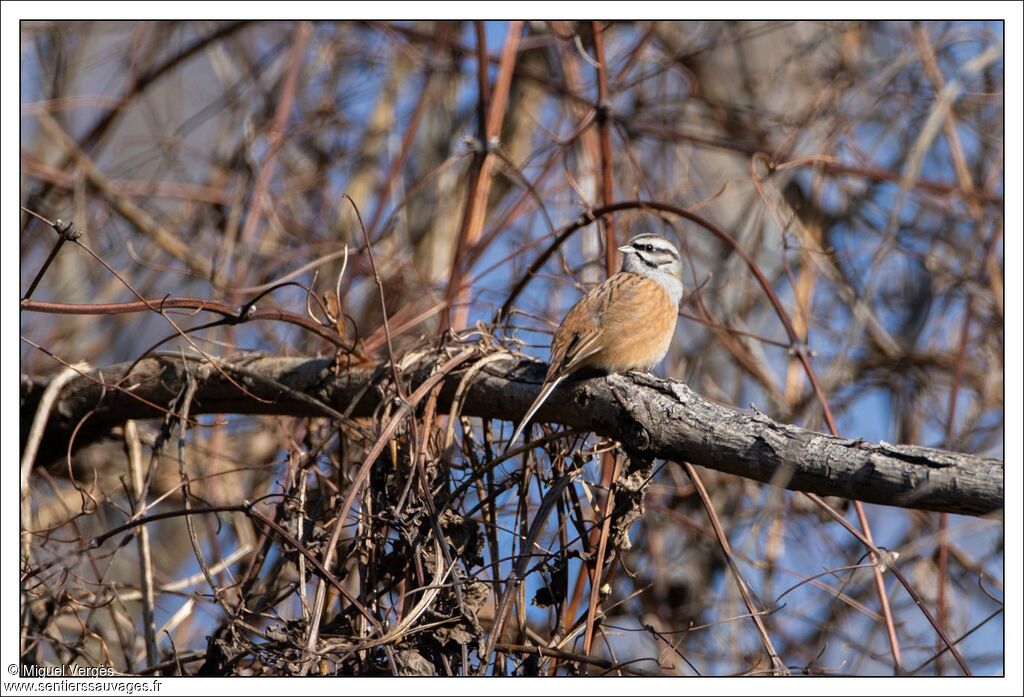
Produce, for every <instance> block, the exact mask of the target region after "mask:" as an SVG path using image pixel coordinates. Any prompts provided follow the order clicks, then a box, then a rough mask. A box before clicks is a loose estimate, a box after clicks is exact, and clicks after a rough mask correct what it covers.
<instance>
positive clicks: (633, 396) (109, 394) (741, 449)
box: [21, 354, 1003, 515]
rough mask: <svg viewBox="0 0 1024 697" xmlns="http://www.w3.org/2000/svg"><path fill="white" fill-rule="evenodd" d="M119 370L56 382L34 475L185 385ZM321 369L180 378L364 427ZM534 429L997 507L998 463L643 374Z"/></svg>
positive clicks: (545, 415) (547, 417)
mask: <svg viewBox="0 0 1024 697" xmlns="http://www.w3.org/2000/svg"><path fill="white" fill-rule="evenodd" d="M442 358H443V357H442V356H441V355H439V354H425V356H424V357H423V358H422V360H421V361H420V362H419V364H418V365H417V366H416V367H415V369H414V370H412V371H410V372H408V373H407V377H408V379H409V380H410V387H412V388H415V386H417V385H418V384H419V383H421V382H422V381H423V380H424V379H425V378H426V377H427V376H428V375H429V374H430V373H431V372H432V371H433V369H434V368H436V366H437V365H438V363H439V362H441V359H442ZM129 366H130V364H127V363H126V364H122V365H117V366H113V367H110V368H106V369H101V370H97V371H93V372H92V373H88V374H87V376H82V377H79V378H76V379H74V380H72V381H71V382H69V384H68V385H67V386H66V387H65V389H64V390H63V392H62V394H61V396H60V399H59V400H58V403H57V405H56V408H55V409H54V414H53V415H52V416H51V418H50V421H49V424H48V426H47V432H46V434H45V436H44V439H43V444H44V445H43V446H42V447H41V449H40V454H39V456H38V457H39V458H40V461H41V462H42V463H44V464H45V463H46V462H47V460H49V459H53V458H56V457H60V456H61V455H63V454H64V453H65V452H66V449H67V442H68V438H69V437H70V434H71V433H72V431H73V430H74V428H75V426H76V424H78V422H79V421H80V420H81V419H82V418H83V417H84V416H85V415H86V414H88V413H90V412H91V414H90V416H89V419H88V420H87V421H86V422H85V424H83V426H82V427H81V428H80V429H79V431H78V433H77V435H76V441H75V444H74V445H75V447H76V448H77V447H81V446H83V445H85V444H88V443H89V442H92V441H95V440H97V439H99V438H102V437H104V436H105V435H106V434H107V432H108V431H109V429H110V428H112V427H114V426H115V425H118V424H121V423H123V422H124V421H125V420H126V419H129V418H131V419H140V418H152V417H156V416H159V415H160V414H159V412H158V411H157V410H156V409H155V408H154V407H153V406H152V405H153V404H168V403H169V402H170V401H171V400H172V399H173V397H174V395H176V394H177V392H178V390H179V388H180V386H181V384H182V381H183V380H184V379H185V370H184V364H183V362H182V359H180V358H179V357H175V356H157V357H151V358H147V359H144V360H143V361H141V362H139V363H138V364H137V365H136V367H135V369H134V370H133V371H132V374H131V376H130V377H129V378H128V379H127V380H125V381H124V382H122V383H121V384H120V386H119V387H118V388H115V389H111V388H110V387H109V385H111V384H112V383H114V382H116V381H118V380H120V379H121V378H123V376H124V371H125V370H127V369H128V367H129ZM331 366H332V360H331V359H326V358H299V357H288V358H285V357H264V358H247V359H243V360H241V361H238V362H235V363H233V364H230V363H228V364H225V365H224V368H225V369H226V370H228V371H229V372H235V373H237V375H236V379H237V380H238V381H239V383H240V384H242V385H243V386H244V387H245V388H246V389H248V390H250V391H251V392H252V393H253V394H255V395H257V396H258V397H260V398H261V400H267V401H258V400H253V399H251V398H250V397H249V396H247V395H245V394H243V393H241V392H240V391H239V390H238V389H237V388H236V387H234V386H232V385H231V384H230V383H229V382H228V381H227V380H225V379H224V377H223V376H222V375H220V374H218V373H217V371H216V370H214V369H213V368H211V367H210V366H208V365H206V364H204V365H201V366H199V367H195V366H193V369H194V370H195V372H196V375H197V379H198V380H199V387H198V390H197V392H196V397H195V408H194V409H193V412H194V413H197V414H200V413H237V414H278V415H290V416H321V415H337V413H338V412H341V413H344V414H348V415H350V416H352V417H355V418H358V417H365V416H369V415H371V414H372V413H373V411H374V410H375V409H376V408H377V406H378V405H379V401H380V393H379V392H378V391H377V390H376V389H374V384H375V382H376V381H377V380H379V379H381V378H382V377H384V371H382V370H380V369H379V366H370V367H365V366H363V367H358V368H354V369H351V370H349V371H347V372H343V373H342V374H341V375H339V376H337V377H335V376H334V375H333V373H332V371H331ZM465 370H469V368H466V369H465ZM465 370H461V371H458V372H455V373H452V374H451V375H449V376H448V377H447V378H446V379H445V381H444V387H443V388H442V390H441V393H440V395H439V398H438V403H437V409H438V410H439V411H445V410H447V408H448V407H449V405H450V404H451V402H452V399H453V397H454V395H455V391H456V389H457V387H458V385H459V381H460V379H461V378H462V376H463V375H464V373H465ZM542 378H543V369H542V364H539V363H536V362H533V361H529V360H521V359H516V358H513V357H511V356H509V360H508V361H495V362H492V363H490V364H489V365H487V366H486V367H484V368H483V369H481V370H480V371H479V373H478V375H477V377H476V379H475V381H474V383H473V384H472V386H471V387H470V388H469V389H468V391H467V393H466V396H465V401H464V404H463V407H462V412H461V413H462V415H463V416H476V417H484V418H493V419H501V420H505V421H513V420H515V419H517V418H519V417H520V416H521V415H522V413H523V412H524V411H525V410H526V408H527V406H528V405H529V403H530V401H531V400H532V398H533V397H534V393H535V391H536V388H537V385H539V384H540V382H541V380H542ZM103 383H106V384H107V385H108V387H107V388H106V389H105V388H104V387H103ZM46 384H47V380H45V379H34V378H30V377H27V376H23V377H22V394H21V399H22V410H21V414H22V419H23V421H24V420H28V421H29V422H30V421H31V418H32V416H33V414H34V413H35V408H36V406H37V404H38V402H39V399H40V397H41V395H42V393H43V390H44V389H45V387H46ZM318 402H319V403H320V404H318ZM538 420H539V421H544V422H551V423H558V424H562V425H564V426H568V427H571V428H574V429H580V430H586V431H592V432H594V433H596V434H598V435H601V436H607V437H611V438H614V439H616V440H618V441H620V442H622V443H623V444H624V446H625V447H626V448H627V449H628V450H630V451H633V452H637V453H642V454H644V455H647V456H654V457H659V458H664V459H668V460H675V461H687V462H691V463H694V464H697V465H701V466H704V467H707V468H709V469H714V470H719V471H722V472H728V473H730V474H735V475H738V476H741V477H746V478H748V479H754V480H757V481H760V482H765V483H771V484H773V485H776V486H781V487H784V488H787V489H791V490H794V491H807V492H813V493H816V494H821V495H826V496H841V497H845V498H850V499H857V500H860V501H865V502H868V503H876V504H883V505H890V506H900V507H904V508H916V509H922V510H929V511H944V512H950V513H961V514H967V515H984V514H988V513H993V512H996V511H998V510H1000V509H1001V508H1002V507H1003V461H1002V460H998V459H994V458H987V457H981V456H977V455H970V454H965V453H955V452H949V451H944V450H938V449H935V448H927V447H922V446H917V445H893V444H890V443H886V442H884V441H882V442H878V443H871V442H866V441H863V440H859V439H855V440H854V439H845V438H835V437H832V436H829V435H826V434H823V433H816V432H814V431H809V430H806V429H803V428H798V427H796V426H791V425H786V424H780V423H777V422H775V421H773V420H772V419H770V418H768V417H767V416H765V415H764V414H762V413H761V412H759V411H757V410H756V409H754V410H752V411H740V410H738V409H735V408H733V407H728V406H723V405H721V404H717V403H715V402H712V401H710V400H707V399H705V398H703V397H701V396H700V395H698V394H696V393H694V392H693V391H692V390H690V388H688V387H687V386H686V385H685V384H683V383H681V382H678V381H674V380H662V379H659V378H656V377H653V376H651V375H629V376H621V375H615V376H608V377H591V378H587V379H582V380H579V381H577V382H575V383H572V384H568V385H567V386H566V387H565V388H564V389H559V390H557V391H556V392H555V394H554V395H553V396H552V397H551V398H550V399H549V400H548V402H547V403H546V404H545V406H544V407H543V408H542V409H541V411H540V413H539V415H538ZM22 432H23V433H24V432H25V429H24V428H23V429H22Z"/></svg>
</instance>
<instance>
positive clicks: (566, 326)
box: [544, 276, 614, 382]
mask: <svg viewBox="0 0 1024 697" xmlns="http://www.w3.org/2000/svg"><path fill="white" fill-rule="evenodd" d="M612 278H614V276H613V277H612ZM610 282H611V279H608V280H606V281H605V282H604V283H602V284H601V285H599V286H595V287H593V288H591V289H590V290H589V291H588V292H587V294H586V295H584V296H583V297H582V298H580V299H579V300H577V301H576V304H575V305H573V306H572V309H570V310H569V311H568V312H567V313H566V314H565V318H564V319H563V320H562V324H561V325H559V327H558V331H556V332H555V336H554V338H552V340H551V359H550V360H549V361H548V372H547V376H546V377H545V378H544V381H545V382H548V381H550V380H553V379H554V378H556V377H558V376H559V375H566V374H568V373H571V372H572V371H574V370H576V369H577V368H579V367H580V363H581V362H582V361H584V360H586V359H587V358H588V357H590V356H592V355H594V354H595V353H597V352H598V351H600V350H601V348H602V347H603V346H602V342H601V341H600V339H601V326H600V324H599V323H598V321H597V318H598V315H599V313H600V312H601V309H602V308H601V305H602V304H603V303H602V296H603V295H605V289H604V288H605V286H606V285H608V284H609V283H610Z"/></svg>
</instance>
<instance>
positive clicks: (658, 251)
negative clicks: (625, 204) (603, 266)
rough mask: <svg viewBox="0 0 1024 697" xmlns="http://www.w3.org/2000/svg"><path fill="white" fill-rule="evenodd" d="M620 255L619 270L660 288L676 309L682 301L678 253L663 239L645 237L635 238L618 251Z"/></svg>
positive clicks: (647, 234)
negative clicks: (652, 281)
mask: <svg viewBox="0 0 1024 697" xmlns="http://www.w3.org/2000/svg"><path fill="white" fill-rule="evenodd" d="M619 251H620V252H622V253H623V255H625V256H623V258H622V270H623V271H628V272H629V273H636V274H640V275H641V276H648V277H650V278H653V279H654V280H655V281H657V282H658V283H660V284H661V286H662V288H664V289H665V291H666V292H667V293H668V294H669V297H670V298H672V299H673V300H674V301H675V304H676V305H678V304H679V301H680V300H681V299H682V297H683V263H682V261H681V260H680V258H679V250H677V249H676V246H675V245H674V244H672V243H671V242H669V241H668V240H666V239H665V238H664V237H659V236H658V235H652V234H650V233H646V234H643V235H637V236H636V237H634V238H633V239H631V240H630V241H629V242H627V243H626V244H624V245H622V246H621V247H619Z"/></svg>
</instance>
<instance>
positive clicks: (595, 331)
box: [509, 234, 683, 446]
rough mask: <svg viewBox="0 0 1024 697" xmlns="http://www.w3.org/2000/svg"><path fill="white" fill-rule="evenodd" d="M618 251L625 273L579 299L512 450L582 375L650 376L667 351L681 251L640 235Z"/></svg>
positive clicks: (678, 293) (678, 292) (662, 240)
mask: <svg viewBox="0 0 1024 697" xmlns="http://www.w3.org/2000/svg"><path fill="white" fill-rule="evenodd" d="M619 251H620V252H622V253H623V254H624V255H625V256H624V257H623V259H622V270H621V271H619V272H618V273H617V274H615V275H614V276H611V277H610V278H608V279H607V280H605V282H604V283H602V284H601V285H599V286H596V287H595V288H592V289H591V290H590V292H588V293H587V294H586V295H584V296H583V297H582V298H580V299H579V301H578V302H577V303H576V304H575V305H573V306H572V309H571V310H569V312H568V313H567V314H566V315H565V319H563V320H562V323H561V324H560V325H559V327H558V329H557V330H556V331H555V336H554V338H553V339H552V340H551V357H550V359H549V360H548V372H547V375H546V376H545V377H544V384H542V385H541V387H540V393H539V394H538V395H537V398H536V399H534V400H533V404H531V405H530V408H529V409H527V410H526V415H525V416H523V420H522V421H520V422H519V425H518V426H517V427H516V430H515V432H514V433H513V434H512V438H511V439H510V440H509V446H511V444H512V443H514V442H515V441H516V439H517V438H519V435H520V434H521V433H522V432H523V429H524V428H525V427H526V425H527V424H528V423H529V422H530V419H532V418H533V415H534V414H536V413H537V410H538V409H540V408H541V405H543V404H544V401H545V400H546V399H547V398H548V397H549V396H551V393H552V392H553V391H554V389H555V388H556V387H557V386H558V383H560V382H562V380H565V379H566V378H567V377H569V376H570V375H572V374H573V373H575V372H576V371H577V370H580V369H581V368H592V369H597V370H602V371H604V372H606V373H624V372H628V371H631V370H650V369H651V368H653V367H654V366H655V365H657V364H658V362H659V361H660V360H661V359H662V358H664V356H665V353H666V352H667V351H668V346H669V344H670V343H671V342H672V335H673V333H674V332H675V327H676V317H677V315H678V313H679V301H680V300H681V299H682V296H683V281H682V268H683V266H682V262H681V261H680V258H679V251H678V250H677V249H676V247H675V245H674V244H672V243H671V242H669V241H668V240H666V239H665V238H664V237H659V236H658V235H651V234H644V235H637V236H636V237H634V238H633V239H631V240H630V241H629V242H627V243H626V244H625V245H623V246H622V247H619Z"/></svg>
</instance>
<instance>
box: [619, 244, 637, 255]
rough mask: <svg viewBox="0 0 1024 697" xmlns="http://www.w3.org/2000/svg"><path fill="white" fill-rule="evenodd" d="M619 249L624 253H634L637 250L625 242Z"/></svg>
mask: <svg viewBox="0 0 1024 697" xmlns="http://www.w3.org/2000/svg"><path fill="white" fill-rule="evenodd" d="M619 251H620V252H622V253H623V254H632V253H633V252H635V251H636V250H635V249H633V247H632V246H630V245H628V244H624V245H622V246H621V247H619Z"/></svg>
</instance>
